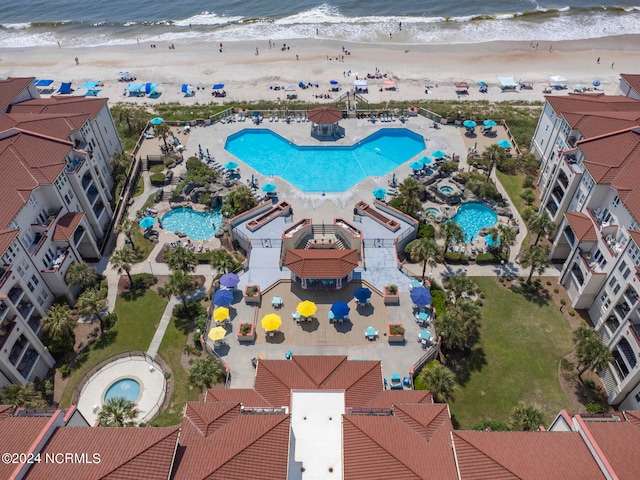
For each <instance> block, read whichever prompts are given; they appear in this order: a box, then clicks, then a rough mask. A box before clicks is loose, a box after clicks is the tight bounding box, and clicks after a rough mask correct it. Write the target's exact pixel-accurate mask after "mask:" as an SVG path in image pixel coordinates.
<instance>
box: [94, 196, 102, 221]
mask: <svg viewBox="0 0 640 480" xmlns="http://www.w3.org/2000/svg"><path fill="white" fill-rule="evenodd" d="M102 212H104V203H102V200H98V202H96V204H95V205H94V206H93V213H94V214H95V216H96V218H97V219H99V218H100V216H101V215H102Z"/></svg>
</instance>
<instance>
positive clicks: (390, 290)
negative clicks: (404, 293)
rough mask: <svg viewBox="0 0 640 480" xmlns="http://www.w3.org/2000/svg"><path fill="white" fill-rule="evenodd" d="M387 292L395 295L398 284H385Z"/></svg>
mask: <svg viewBox="0 0 640 480" xmlns="http://www.w3.org/2000/svg"><path fill="white" fill-rule="evenodd" d="M387 293H388V294H389V295H395V294H396V293H398V286H397V285H387Z"/></svg>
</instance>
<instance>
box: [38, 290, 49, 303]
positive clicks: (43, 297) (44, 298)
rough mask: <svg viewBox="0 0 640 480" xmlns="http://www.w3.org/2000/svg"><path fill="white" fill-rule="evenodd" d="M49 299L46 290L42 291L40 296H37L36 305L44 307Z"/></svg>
mask: <svg viewBox="0 0 640 480" xmlns="http://www.w3.org/2000/svg"><path fill="white" fill-rule="evenodd" d="M48 299H49V293H48V292H47V291H46V290H43V291H42V292H41V293H40V295H38V305H40V306H41V307H44V304H45V303H47V300H48Z"/></svg>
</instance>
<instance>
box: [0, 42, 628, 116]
mask: <svg viewBox="0 0 640 480" xmlns="http://www.w3.org/2000/svg"><path fill="white" fill-rule="evenodd" d="M639 42H640V37H638V36H632V35H624V36H616V37H608V38H604V39H596V40H589V41H584V40H582V41H565V42H557V43H553V44H550V43H538V44H535V43H531V42H488V43H477V44H465V45H463V44H456V45H401V44H395V43H391V42H390V43H388V44H363V43H357V44H356V43H343V42H335V41H331V40H320V39H306V40H302V41H301V40H295V41H292V43H289V42H286V41H278V44H277V45H275V42H273V43H271V42H270V41H269V40H266V39H265V40H263V41H261V42H260V43H258V42H253V41H252V42H229V43H224V44H223V45H222V52H220V45H219V44H211V43H189V44H186V43H185V44H175V48H173V49H172V48H169V47H170V45H171V44H170V43H166V42H160V41H159V42H157V43H155V45H156V47H155V48H151V44H150V43H142V42H141V43H140V44H139V45H126V46H100V47H95V48H73V47H72V46H67V45H62V46H61V48H57V47H53V48H51V47H46V48H44V47H43V48H28V49H5V50H4V51H3V52H2V53H1V55H0V59H1V62H0V77H5V78H6V77H24V76H33V77H36V78H39V79H45V78H49V79H53V80H55V83H54V85H53V86H54V87H56V88H57V87H58V86H59V85H60V82H73V86H74V88H77V90H76V91H75V92H74V93H73V94H74V95H84V93H85V92H86V90H84V89H78V87H80V85H82V84H83V83H84V82H85V81H97V80H100V81H102V82H103V83H104V86H103V87H100V89H101V91H100V93H99V96H100V97H108V98H109V99H110V102H111V103H116V102H119V101H130V102H135V103H140V104H143V103H147V102H148V103H150V104H153V103H158V102H167V103H168V102H180V103H185V104H196V103H198V104H207V103H210V102H214V103H223V102H225V103H232V102H238V101H257V100H273V101H277V100H279V99H282V100H284V99H285V98H286V95H287V94H292V93H294V94H295V95H297V97H298V99H299V100H302V101H309V102H314V103H315V102H320V103H322V102H331V99H323V98H317V97H316V95H317V96H324V95H329V94H330V95H331V96H332V98H336V97H337V96H340V95H341V94H342V93H344V92H345V91H348V90H350V89H352V87H353V81H354V80H355V79H356V76H357V77H358V78H362V77H366V75H367V74H368V73H369V74H374V73H375V72H376V69H378V70H379V72H380V73H382V74H386V75H387V78H384V79H374V80H369V94H368V95H367V96H366V98H367V99H368V100H369V101H370V102H372V103H378V102H387V101H393V100H402V101H419V100H430V99H433V100H436V99H437V100H456V99H463V100H487V101H491V102H497V101H508V100H518V101H523V100H524V101H535V100H542V99H543V95H544V93H543V89H544V86H543V84H544V83H545V82H547V81H548V77H549V76H551V75H561V76H563V77H565V78H567V80H568V81H567V85H568V89H567V90H564V91H562V92H561V93H558V94H564V93H566V92H567V91H573V88H574V87H575V85H577V84H581V85H583V86H585V87H591V86H592V83H593V81H594V80H599V81H600V83H601V84H600V86H599V87H598V88H599V89H600V90H601V91H604V92H605V93H607V94H613V93H615V91H616V88H617V86H618V80H619V73H636V72H637V66H638V65H640V51H638V50H637V48H634V45H638V44H639ZM270 43H271V48H270V46H269V45H270ZM285 44H286V48H284V49H283V45H285ZM536 45H537V48H536ZM256 49H257V50H256ZM343 50H344V51H343ZM344 52H348V53H344ZM76 57H77V58H78V61H79V64H78V65H76V62H75V58H76ZM598 59H599V62H600V63H598V62H597V60H598ZM612 66H613V68H612ZM119 71H130V72H131V73H132V74H133V75H135V77H136V79H137V80H136V82H138V83H141V82H155V83H160V84H161V86H160V88H159V91H161V92H162V94H161V95H160V97H159V98H157V99H148V98H137V97H129V96H125V95H123V90H124V87H126V85H127V84H126V83H123V82H118V80H117V73H118V72H119ZM349 71H350V72H351V75H349V74H348V72H349ZM497 76H512V77H514V79H515V80H516V82H518V81H529V82H533V84H534V85H533V89H532V90H520V89H518V90H516V91H509V92H502V91H501V89H500V88H499V82H498V79H497ZM330 80H337V81H339V82H340V86H341V87H342V91H340V92H337V93H335V92H334V93H330V92H329V89H330V84H329V81H330ZM383 80H387V81H389V80H393V81H395V82H396V84H397V91H390V90H386V89H385V88H387V87H388V85H385V84H383ZM479 81H484V82H487V83H488V85H489V91H488V93H480V92H479V88H478V87H477V82H479ZM298 82H303V83H313V84H318V87H317V88H316V87H312V88H309V89H305V90H302V89H300V88H296V91H295V92H285V91H283V90H275V89H271V88H270V87H276V86H278V87H284V86H287V85H296V86H297V85H298ZM455 82H468V83H469V87H470V88H469V95H465V96H461V97H460V96H458V95H457V94H456V90H455V88H454V83H455ZM183 83H188V84H191V85H193V87H194V90H195V95H194V96H192V97H185V95H184V94H183V93H181V92H180V86H181V84H183ZM214 83H224V84H225V91H226V92H227V97H226V98H224V99H223V98H214V97H212V95H211V86H212V85H213V84H214ZM428 86H430V87H432V88H429V92H430V93H428V94H426V93H425V89H426V87H428ZM381 88H382V91H381V90H380V89H381Z"/></svg>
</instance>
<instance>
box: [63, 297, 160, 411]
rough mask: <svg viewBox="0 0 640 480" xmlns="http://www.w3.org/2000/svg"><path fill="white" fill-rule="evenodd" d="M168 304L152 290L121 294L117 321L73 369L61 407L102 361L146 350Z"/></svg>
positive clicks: (117, 308) (118, 301)
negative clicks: (85, 376)
mask: <svg viewBox="0 0 640 480" xmlns="http://www.w3.org/2000/svg"><path fill="white" fill-rule="evenodd" d="M166 306H167V300H166V299H165V298H163V297H161V296H160V295H158V294H157V293H155V292H153V291H151V290H146V291H140V292H134V293H133V294H130V293H128V292H125V293H124V294H121V295H118V299H117V300H116V308H115V312H116V313H117V314H118V322H117V323H116V325H115V327H114V328H113V329H111V331H110V332H108V333H106V334H105V335H103V336H102V337H101V338H100V339H99V340H97V341H96V342H94V343H93V344H91V345H90V346H89V347H88V348H87V349H85V351H84V352H83V353H82V354H81V355H80V357H79V359H78V365H76V366H75V367H74V368H73V372H72V374H71V377H70V379H69V383H68V384H67V387H66V389H65V391H64V393H63V395H62V398H61V400H60V406H61V407H66V406H69V405H70V403H71V397H72V395H73V390H74V389H75V388H76V386H77V385H78V382H79V381H80V380H81V379H82V377H83V376H84V374H85V373H87V372H88V371H89V370H91V369H92V368H93V367H95V366H96V365H97V364H99V363H100V362H102V361H103V360H105V359H107V358H109V357H111V356H113V355H116V354H118V353H122V352H126V351H129V350H143V351H146V350H147V349H148V348H149V344H150V343H151V339H152V338H153V335H154V333H155V331H156V327H157V325H158V322H159V321H160V318H161V317H162V313H163V312H164V309H165V307H166Z"/></svg>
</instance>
